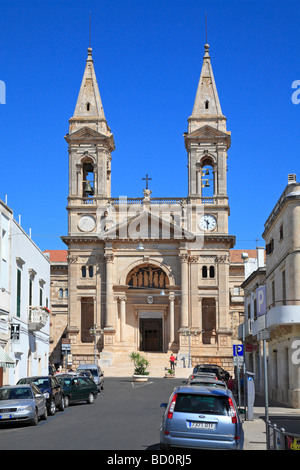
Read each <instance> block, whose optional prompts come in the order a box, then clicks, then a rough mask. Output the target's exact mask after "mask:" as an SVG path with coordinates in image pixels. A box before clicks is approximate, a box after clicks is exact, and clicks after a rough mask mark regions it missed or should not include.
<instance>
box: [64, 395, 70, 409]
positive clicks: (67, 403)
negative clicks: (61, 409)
mask: <svg viewBox="0 0 300 470" xmlns="http://www.w3.org/2000/svg"><path fill="white" fill-rule="evenodd" d="M69 404H70V398H69V397H68V396H67V395H66V396H65V408H68V406H69Z"/></svg>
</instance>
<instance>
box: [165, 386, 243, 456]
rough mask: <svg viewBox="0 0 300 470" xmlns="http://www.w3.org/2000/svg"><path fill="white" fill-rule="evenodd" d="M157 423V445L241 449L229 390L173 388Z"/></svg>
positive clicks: (240, 431) (238, 424)
mask: <svg viewBox="0 0 300 470" xmlns="http://www.w3.org/2000/svg"><path fill="white" fill-rule="evenodd" d="M161 406H162V407H165V408H166V409H165V413H164V415H163V418H162V422H161V426H160V447H161V449H164V450H168V449H170V448H171V447H185V448H189V449H192V448H198V449H228V450H242V449H243V445H244V431H243V426H242V422H241V420H240V418H239V414H238V409H237V406H236V403H235V400H234V397H233V395H232V393H231V391H230V390H227V389H221V388H219V389H212V388H209V387H203V386H197V385H193V386H180V387H176V388H175V389H174V391H173V393H172V395H171V396H170V399H169V403H162V404H161Z"/></svg>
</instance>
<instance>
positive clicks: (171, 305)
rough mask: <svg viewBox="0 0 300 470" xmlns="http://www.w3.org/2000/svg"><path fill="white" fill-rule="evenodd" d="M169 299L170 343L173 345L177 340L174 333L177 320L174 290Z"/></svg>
mask: <svg viewBox="0 0 300 470" xmlns="http://www.w3.org/2000/svg"><path fill="white" fill-rule="evenodd" d="M169 300H170V337H169V342H170V345H172V344H173V343H174V340H175V335H174V321H175V315H174V307H175V306H174V302H175V295H174V293H173V292H171V293H170V295H169Z"/></svg>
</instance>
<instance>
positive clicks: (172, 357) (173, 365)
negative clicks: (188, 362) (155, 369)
mask: <svg viewBox="0 0 300 470" xmlns="http://www.w3.org/2000/svg"><path fill="white" fill-rule="evenodd" d="M169 360H170V366H171V370H175V361H176V357H175V356H174V355H173V354H171V356H170V359H169Z"/></svg>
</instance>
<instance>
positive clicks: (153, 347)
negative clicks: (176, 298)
mask: <svg viewBox="0 0 300 470" xmlns="http://www.w3.org/2000/svg"><path fill="white" fill-rule="evenodd" d="M140 338H141V344H140V349H141V351H148V352H151V351H152V352H154V351H156V352H160V351H162V320H161V319H160V318H155V319H151V318H141V319H140Z"/></svg>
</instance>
